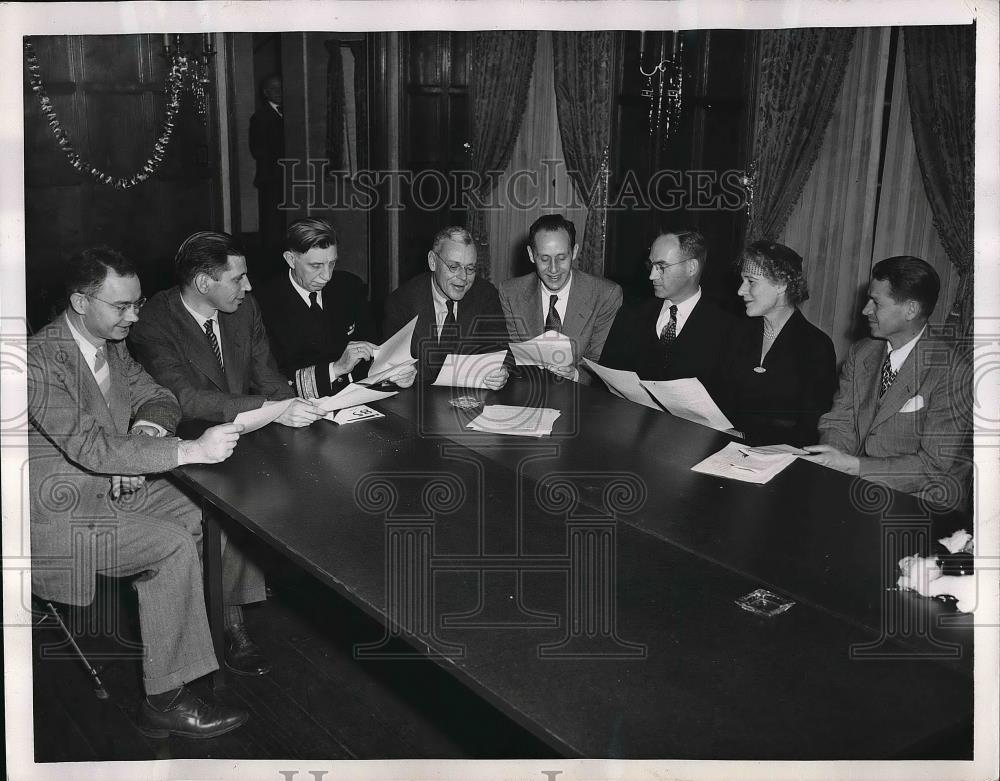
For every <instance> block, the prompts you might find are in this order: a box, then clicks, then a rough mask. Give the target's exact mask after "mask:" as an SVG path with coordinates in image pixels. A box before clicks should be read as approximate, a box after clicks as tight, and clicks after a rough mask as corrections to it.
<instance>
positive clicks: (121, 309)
mask: <svg viewBox="0 0 1000 781" xmlns="http://www.w3.org/2000/svg"><path fill="white" fill-rule="evenodd" d="M84 295H85V296H86V297H87V298H92V299H94V300H95V301H100V302H101V303H102V304H107V305H108V306H112V307H114V308H115V309H117V310H118V314H119V315H124V314H125V312H126V311H128V310H129V309H131V310H132V311H133V312H135V313H136V314H139V310H140V309H142V308H143V307H144V306H145V305H146V301H147V300H148V299H147V298H146V297H145V296H143V297H142V298H140V299H139V300H138V301H128V302H126V303H124V304H113V303H111V302H110V301H105V300H104V299H103V298H98V297H97V296H92V295H90V293H84Z"/></svg>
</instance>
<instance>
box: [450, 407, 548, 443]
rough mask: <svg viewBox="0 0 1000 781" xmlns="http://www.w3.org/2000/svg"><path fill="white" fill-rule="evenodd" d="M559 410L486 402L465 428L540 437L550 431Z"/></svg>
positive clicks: (491, 432)
mask: <svg viewBox="0 0 1000 781" xmlns="http://www.w3.org/2000/svg"><path fill="white" fill-rule="evenodd" d="M560 414H561V412H560V411H559V410H557V409H550V408H547V407H518V406H513V405H509V404H487V405H486V406H485V407H483V411H482V412H481V413H480V414H479V415H478V416H477V417H476V418H475V419H474V420H472V421H471V422H470V423H469V424H468V426H467V428H471V429H474V430H475V431H482V432H485V433H488V434H513V435H515V436H522V437H541V436H548V435H549V434H551V433H552V425H553V424H554V423H555V421H556V419H557V418H558V417H559V415H560Z"/></svg>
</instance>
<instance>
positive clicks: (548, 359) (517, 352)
mask: <svg viewBox="0 0 1000 781" xmlns="http://www.w3.org/2000/svg"><path fill="white" fill-rule="evenodd" d="M509 347H510V352H511V355H513V356H514V362H515V363H516V364H517V365H518V366H546V367H549V366H572V365H573V344H572V342H570V340H569V337H567V336H564V335H563V334H561V333H559V332H558V331H546V332H545V333H543V334H541V335H540V336H536V337H535V338H534V339H529V340H528V341H526V342H511V343H510V344H509Z"/></svg>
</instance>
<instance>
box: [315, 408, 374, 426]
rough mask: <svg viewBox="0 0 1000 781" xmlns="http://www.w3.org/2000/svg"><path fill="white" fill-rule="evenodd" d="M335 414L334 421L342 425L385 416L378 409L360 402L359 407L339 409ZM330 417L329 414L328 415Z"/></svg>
mask: <svg viewBox="0 0 1000 781" xmlns="http://www.w3.org/2000/svg"><path fill="white" fill-rule="evenodd" d="M331 414H332V415H333V422H334V423H337V424H339V425H341V426H344V425H346V424H348V423H357V422H358V421H361V420H374V419H375V418H384V417H385V415H383V414H382V413H381V412H379V411H378V410H377V409H372V408H371V407H369V406H368V405H367V404H359V405H358V406H357V407H348V408H346V409H342V410H337V411H336V412H334V413H331ZM327 417H329V415H327Z"/></svg>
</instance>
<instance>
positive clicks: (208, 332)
mask: <svg viewBox="0 0 1000 781" xmlns="http://www.w3.org/2000/svg"><path fill="white" fill-rule="evenodd" d="M212 322H213V321H212V320H206V321H205V336H207V337H208V343H209V344H210V345H211V347H212V352H213V353H215V360H217V361H218V362H219V368H220V369H222V372H223V374H224V373H225V371H226V365H225V364H224V363H223V362H222V348H221V347H219V340H218V338H217V337H216V336H215V328H213V327H212Z"/></svg>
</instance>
